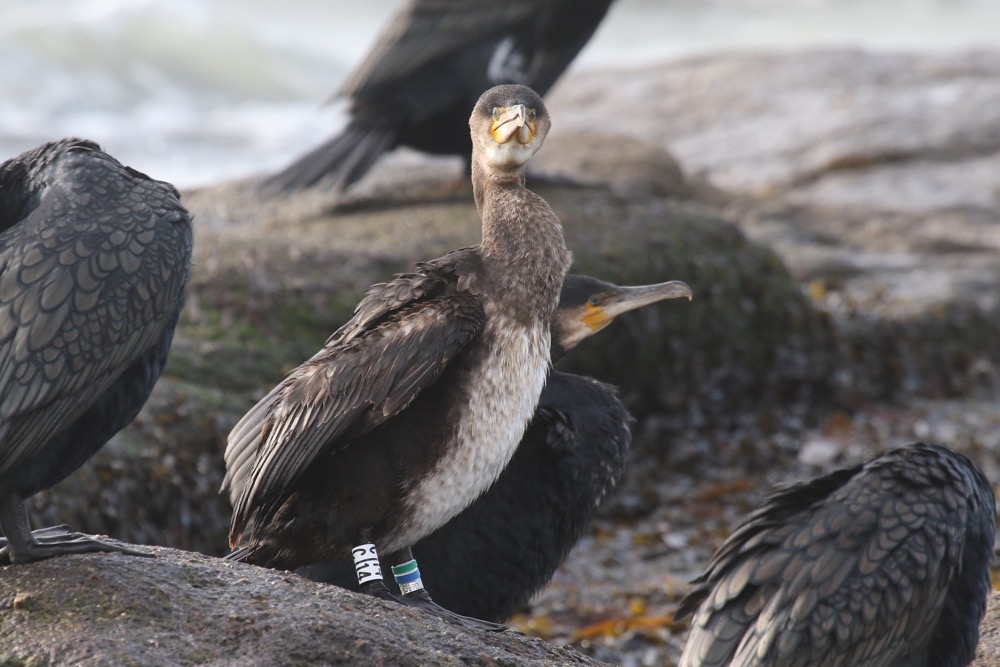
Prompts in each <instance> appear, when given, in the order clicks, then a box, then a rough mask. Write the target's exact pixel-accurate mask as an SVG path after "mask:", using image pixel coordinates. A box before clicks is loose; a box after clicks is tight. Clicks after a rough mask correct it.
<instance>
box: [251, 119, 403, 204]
mask: <svg viewBox="0 0 1000 667" xmlns="http://www.w3.org/2000/svg"><path fill="white" fill-rule="evenodd" d="M395 142H396V132H395V130H394V129H393V128H391V127H388V126H385V125H376V126H371V125H365V126H361V125H359V124H358V123H355V122H353V121H352V122H351V123H350V124H349V125H348V126H347V128H346V129H345V130H344V131H343V132H342V133H341V134H339V135H337V136H335V137H332V138H330V139H328V140H327V141H325V142H323V143H322V144H320V145H319V146H317V147H316V148H314V149H313V150H311V151H309V152H308V153H306V154H305V155H303V156H302V157H300V158H299V159H297V160H296V161H295V162H293V163H292V164H290V165H288V166H287V167H285V169H283V170H282V171H280V172H278V173H277V174H275V175H273V176H271V177H270V178H268V179H266V180H265V181H264V182H263V183H262V184H261V187H262V188H263V189H266V190H276V191H281V192H291V191H294V190H301V189H304V188H308V187H310V186H313V185H316V184H317V183H319V182H321V181H322V182H323V183H324V185H327V186H328V187H330V188H331V189H334V190H337V191H342V190H344V189H346V188H347V187H348V186H350V185H351V184H352V183H354V182H355V181H357V180H359V179H360V178H361V177H362V176H364V175H365V174H366V173H368V170H369V169H370V168H371V166H372V165H373V164H375V161H376V160H378V158H379V157H380V156H381V155H382V154H383V153H385V152H386V151H388V150H390V149H392V148H393V147H394V146H395Z"/></svg>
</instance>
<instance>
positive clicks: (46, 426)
mask: <svg viewBox="0 0 1000 667" xmlns="http://www.w3.org/2000/svg"><path fill="white" fill-rule="evenodd" d="M12 181H13V185H12ZM11 188H13V189H17V190H19V193H14V192H11ZM0 189H4V190H7V192H5V193H4V197H3V198H4V201H3V206H4V210H2V211H0V217H2V224H0V227H2V228H3V229H4V231H3V232H0V443H2V449H0V474H2V473H5V472H7V471H9V470H11V469H12V468H14V467H16V466H17V465H19V464H20V463H21V462H23V461H25V460H26V459H28V458H29V457H31V456H32V455H33V454H34V453H36V452H37V451H38V450H39V449H40V448H41V447H43V446H44V445H45V443H46V442H47V441H48V440H49V439H50V438H51V437H52V436H53V435H55V434H56V433H57V432H58V431H59V430H61V429H63V428H65V427H66V426H67V425H68V424H70V423H71V422H72V421H73V420H74V419H76V418H77V417H79V416H80V415H81V414H82V413H83V412H85V411H86V410H87V409H88V408H89V407H90V406H91V405H92V404H93V402H94V400H96V399H97V398H98V397H99V396H100V395H101V394H102V393H103V392H104V391H106V390H107V389H108V387H109V386H110V385H111V384H112V383H113V382H114V381H115V380H116V379H117V378H118V377H119V376H120V375H121V373H122V372H123V371H124V370H125V369H126V368H127V367H128V365H129V363H130V361H132V360H134V359H136V358H137V357H139V356H140V355H141V354H142V353H144V352H146V351H147V350H148V349H149V348H150V346H152V345H155V344H156V343H157V342H159V341H160V340H161V339H162V338H163V336H164V335H165V331H166V328H167V326H168V325H169V324H170V323H171V321H172V320H173V319H174V318H176V316H177V308H176V307H173V306H174V304H173V303H172V301H173V300H176V299H178V298H179V296H180V293H181V290H182V289H183V285H184V283H185V281H186V278H187V271H188V269H187V263H186V261H185V259H184V258H185V257H186V253H189V252H190V245H191V233H190V216H189V215H188V213H187V211H186V210H185V209H184V208H183V206H181V204H180V200H179V196H178V194H177V191H176V190H174V188H173V187H172V186H170V185H169V184H167V183H163V182H160V181H154V180H152V179H150V178H149V177H148V176H145V175H144V174H141V173H139V172H137V171H135V170H133V169H129V168H127V167H123V166H122V165H121V164H119V163H118V162H117V161H116V160H115V159H114V158H112V157H110V156H108V155H106V154H105V153H102V152H101V151H100V149H99V147H98V146H97V145H96V144H93V143H91V142H88V141H82V140H79V139H75V140H64V141H61V142H56V143H53V144H47V145H46V146H43V147H42V148H40V149H38V150H37V151H32V152H31V153H29V154H26V155H22V156H19V157H18V158H14V159H13V160H9V161H8V162H6V163H4V164H3V165H0ZM174 226H178V227H180V226H187V229H186V230H176V229H175V228H174Z"/></svg>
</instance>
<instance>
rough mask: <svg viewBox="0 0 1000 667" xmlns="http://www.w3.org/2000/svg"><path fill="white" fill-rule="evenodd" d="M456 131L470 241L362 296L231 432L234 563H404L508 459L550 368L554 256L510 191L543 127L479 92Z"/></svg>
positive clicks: (524, 97)
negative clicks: (477, 232) (468, 182)
mask: <svg viewBox="0 0 1000 667" xmlns="http://www.w3.org/2000/svg"><path fill="white" fill-rule="evenodd" d="M469 123H470V126H471V133H472V137H473V144H474V146H475V148H474V150H473V163H474V165H478V166H476V167H474V169H473V174H474V177H473V181H474V187H473V189H474V192H475V197H476V203H477V206H478V208H479V210H480V213H481V216H482V235H483V236H482V243H480V244H479V245H478V246H473V247H470V248H464V249H461V250H457V251H454V252H452V253H449V254H448V255H445V256H444V257H441V258H439V259H436V260H434V261H432V262H427V263H424V264H420V265H418V267H417V271H415V272H414V273H410V274H405V275H401V276H397V277H396V278H395V279H393V280H391V281H389V282H388V283H384V284H379V285H375V286H374V287H372V288H370V289H369V291H368V294H367V296H366V297H365V298H364V300H363V301H362V302H361V303H360V304H359V305H358V308H357V309H356V311H355V315H354V317H353V318H352V319H351V321H349V322H348V323H347V324H345V325H344V326H343V327H342V328H341V329H340V330H338V331H337V332H336V333H335V334H334V335H333V336H331V338H330V339H329V341H327V344H326V345H325V346H324V348H323V349H322V350H320V351H319V352H318V353H317V354H316V355H315V356H314V357H313V358H312V359H310V360H308V361H307V362H305V363H304V364H302V365H301V366H299V367H298V368H297V369H295V370H293V371H292V372H291V373H290V374H289V376H288V377H287V378H286V379H285V380H284V381H283V382H282V383H281V384H280V385H279V386H278V387H276V388H275V389H274V390H272V391H271V392H270V393H269V394H268V395H267V396H265V397H264V399H262V400H261V401H260V402H259V403H258V404H257V405H256V406H255V407H254V408H252V409H251V410H250V412H248V413H247V415H246V416H244V418H243V419H242V420H241V421H240V423H239V424H237V426H236V427H235V428H234V429H233V432H232V433H231V434H230V443H229V446H228V447H227V451H226V465H227V477H226V480H225V482H224V484H223V489H224V490H225V489H234V490H235V489H237V488H239V492H238V493H235V491H234V494H233V496H234V497H235V498H236V501H235V508H234V512H233V520H232V525H231V532H230V540H231V543H232V545H233V546H234V547H237V546H238V547H239V549H238V550H237V552H236V553H235V555H234V557H236V558H241V559H244V560H247V561H249V562H253V563H257V564H261V565H268V566H273V567H282V568H287V569H291V568H294V567H298V566H301V565H305V564H307V563H313V562H320V561H328V560H338V559H346V558H348V557H349V555H350V550H351V549H352V547H354V546H357V545H359V544H362V543H365V542H368V541H371V542H373V543H374V544H376V545H377V546H378V547H379V549H380V550H382V551H383V552H384V553H389V554H392V553H395V552H399V551H401V550H404V549H408V547H409V546H410V545H412V544H413V543H414V542H416V541H417V540H418V539H420V538H421V537H423V536H425V535H427V534H428V533H430V532H432V531H433V530H434V529H436V528H438V527H440V526H441V525H442V524H443V523H445V522H446V521H447V520H448V519H450V518H451V517H452V516H454V515H455V514H457V513H458V512H459V511H461V510H462V509H463V508H464V507H465V506H466V505H468V504H469V503H470V502H472V500H473V499H475V498H476V497H477V496H478V495H479V494H480V493H481V492H482V491H483V490H485V489H486V488H487V487H488V486H489V485H490V484H491V483H492V482H493V480H495V479H496V477H497V476H498V475H499V474H500V472H501V470H502V469H503V467H504V466H505V465H506V463H507V461H508V460H509V459H510V457H511V455H512V454H513V452H514V449H515V448H516V446H517V443H518V441H519V440H520V438H521V435H522V434H523V433H524V429H525V427H526V426H527V423H528V420H529V419H530V418H531V415H532V413H533V412H534V409H535V405H536V404H537V402H538V396H539V394H540V392H541V389H542V386H543V384H544V380H545V376H546V373H547V371H548V366H549V321H550V319H551V316H552V312H553V311H554V309H555V306H556V303H557V301H558V298H559V290H560V287H561V284H562V279H563V275H564V274H565V272H566V269H567V268H568V266H569V263H570V254H569V252H568V251H567V250H566V247H565V244H564V242H563V237H562V228H561V226H560V225H559V221H558V219H557V218H556V216H555V215H554V214H553V213H552V211H551V209H550V208H549V207H548V205H547V204H546V203H545V201H544V200H543V199H541V198H540V197H538V196H537V195H535V194H534V193H531V192H529V191H528V190H526V189H525V188H524V165H525V163H526V162H527V160H528V159H529V158H530V157H531V155H533V154H534V152H535V151H536V150H537V149H538V147H539V145H540V143H541V141H542V139H543V138H544V136H545V133H546V132H547V130H548V126H549V121H548V118H547V116H546V113H545V108H544V106H543V105H542V103H541V99H540V98H538V96H537V95H535V94H534V93H533V92H532V91H531V90H530V89H528V88H525V87H523V86H501V87H498V88H494V89H491V90H490V91H487V92H486V93H484V94H483V96H482V98H481V100H480V102H479V104H477V106H476V108H475V110H474V111H473V114H472V117H471V118H470V121H469ZM394 562H395V561H394Z"/></svg>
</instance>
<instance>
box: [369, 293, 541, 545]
mask: <svg viewBox="0 0 1000 667" xmlns="http://www.w3.org/2000/svg"><path fill="white" fill-rule="evenodd" d="M487 316H488V317H489V318H490V319H489V322H490V323H491V325H492V326H490V329H491V330H492V334H493V336H494V340H495V347H494V349H502V350H504V351H505V354H503V355H499V354H491V355H489V357H487V359H486V366H485V367H484V368H482V369H481V370H480V371H479V373H477V377H479V378H482V380H481V381H479V382H476V383H475V385H474V386H472V387H470V394H469V409H468V410H465V411H462V420H461V422H459V424H458V431H457V432H458V438H457V441H458V444H457V445H456V446H454V447H452V448H451V451H449V452H448V454H447V455H446V456H445V457H444V458H442V459H441V460H440V461H439V462H438V464H437V466H436V467H435V469H434V470H433V471H432V472H431V473H430V474H429V475H427V477H426V478H424V480H423V481H422V482H421V483H420V485H419V486H418V487H417V488H416V489H415V490H414V493H412V494H411V495H410V496H409V498H408V499H407V501H408V505H409V508H408V509H409V512H408V513H410V520H409V521H408V523H407V525H406V526H405V527H404V529H403V531H402V532H401V533H400V534H399V535H398V536H397V539H396V540H395V543H394V544H391V545H385V546H384V547H383V548H386V549H387V550H388V551H394V550H396V549H400V548H403V547H405V546H407V545H410V544H413V543H414V542H416V541H417V540H419V539H421V538H422V537H424V536H426V535H428V534H430V533H431V532H433V531H435V530H437V529H438V528H440V527H441V526H442V525H444V524H445V523H447V522H448V521H449V520H450V519H451V518H452V517H453V516H455V515H456V514H458V513H459V512H461V511H462V510H463V509H465V508H466V507H468V506H469V504H471V503H472V501H473V500H475V499H476V498H477V497H478V496H479V495H480V494H481V493H483V491H485V490H486V489H487V488H489V486H490V485H491V484H493V482H494V481H495V480H496V478H497V477H498V476H499V475H500V473H501V472H502V471H503V469H504V468H505V467H506V466H507V463H508V462H509V461H510V458H511V456H513V455H514V450H516V449H517V446H518V444H519V443H520V442H521V438H522V436H523V435H524V431H525V429H526V428H527V425H528V421H529V420H530V419H531V417H532V415H534V413H535V408H536V407H537V405H538V397H539V395H540V394H541V392H542V387H543V386H544V385H545V379H546V376H547V375H548V367H549V328H548V327H547V326H536V327H534V328H533V330H529V329H526V328H525V327H524V326H523V325H519V324H515V323H513V322H510V321H507V320H506V319H505V318H503V317H500V316H498V315H496V314H495V313H488V315H487ZM512 387H523V388H524V389H523V390H521V391H511V388H512Z"/></svg>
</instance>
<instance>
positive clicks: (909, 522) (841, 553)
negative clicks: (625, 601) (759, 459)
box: [677, 443, 996, 667]
mask: <svg viewBox="0 0 1000 667" xmlns="http://www.w3.org/2000/svg"><path fill="white" fill-rule="evenodd" d="M995 520H996V507H995V501H994V496H993V490H992V488H991V486H990V484H989V482H988V481H987V480H986V478H985V477H984V476H983V474H982V472H981V471H980V470H979V469H978V468H977V467H976V466H975V464H973V463H972V462H971V461H969V460H968V459H967V458H965V457H964V456H961V455H959V454H955V453H953V452H951V451H949V450H947V449H945V448H943V447H935V446H929V445H924V444H922V443H917V444H914V445H909V446H907V447H902V448H900V449H896V450H893V451H890V452H888V453H886V454H882V455H881V456H878V457H876V458H874V459H872V460H870V461H868V462H867V463H865V464H864V465H861V466H857V467H854V468H850V469H846V470H841V471H838V472H835V473H833V474H831V475H827V476H825V477H820V478H817V479H815V480H812V481H809V482H805V483H801V484H795V485H791V486H789V487H787V488H784V489H781V490H779V491H777V492H776V493H774V494H773V495H771V496H770V497H769V498H768V499H767V500H766V502H765V504H764V505H763V506H762V507H761V508H760V509H758V510H757V511H755V512H754V513H753V514H751V515H750V517H749V518H748V519H747V520H746V522H744V523H743V524H742V525H741V526H740V527H739V528H738V529H737V530H736V531H735V532H734V533H733V534H732V535H731V536H730V537H729V539H728V540H726V542H725V544H723V546H722V547H721V548H720V549H719V551H718V552H717V553H716V554H715V556H714V557H713V558H712V562H711V563H710V564H709V566H708V569H707V570H706V572H705V574H703V575H702V576H701V577H700V578H699V579H698V580H697V581H698V583H699V585H698V587H697V588H696V589H695V590H694V591H693V592H692V593H691V594H690V595H689V596H688V597H687V598H686V599H685V600H684V601H683V602H682V603H681V606H680V608H679V610H678V613H677V616H678V617H683V616H685V615H687V614H690V613H692V612H694V618H693V621H692V626H691V632H690V635H689V637H688V640H687V644H686V645H685V647H684V655H683V657H682V658H681V662H680V664H681V667H696V666H698V667H722V666H729V667H737V666H739V667H749V666H751V665H753V666H760V667H764V666H767V667H793V666H801V667H834V666H839V667H907V666H911V667H917V666H918V665H924V666H930V665H935V666H937V667H960V666H964V665H967V664H968V663H969V662H971V661H972V658H973V655H974V653H975V646H976V641H977V637H978V627H979V621H980V619H981V618H982V615H983V612H984V611H985V606H986V596H987V595H988V593H989V590H990V578H989V561H990V558H991V554H992V550H993V540H994V531H995ZM696 609H697V611H695V610H696Z"/></svg>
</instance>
